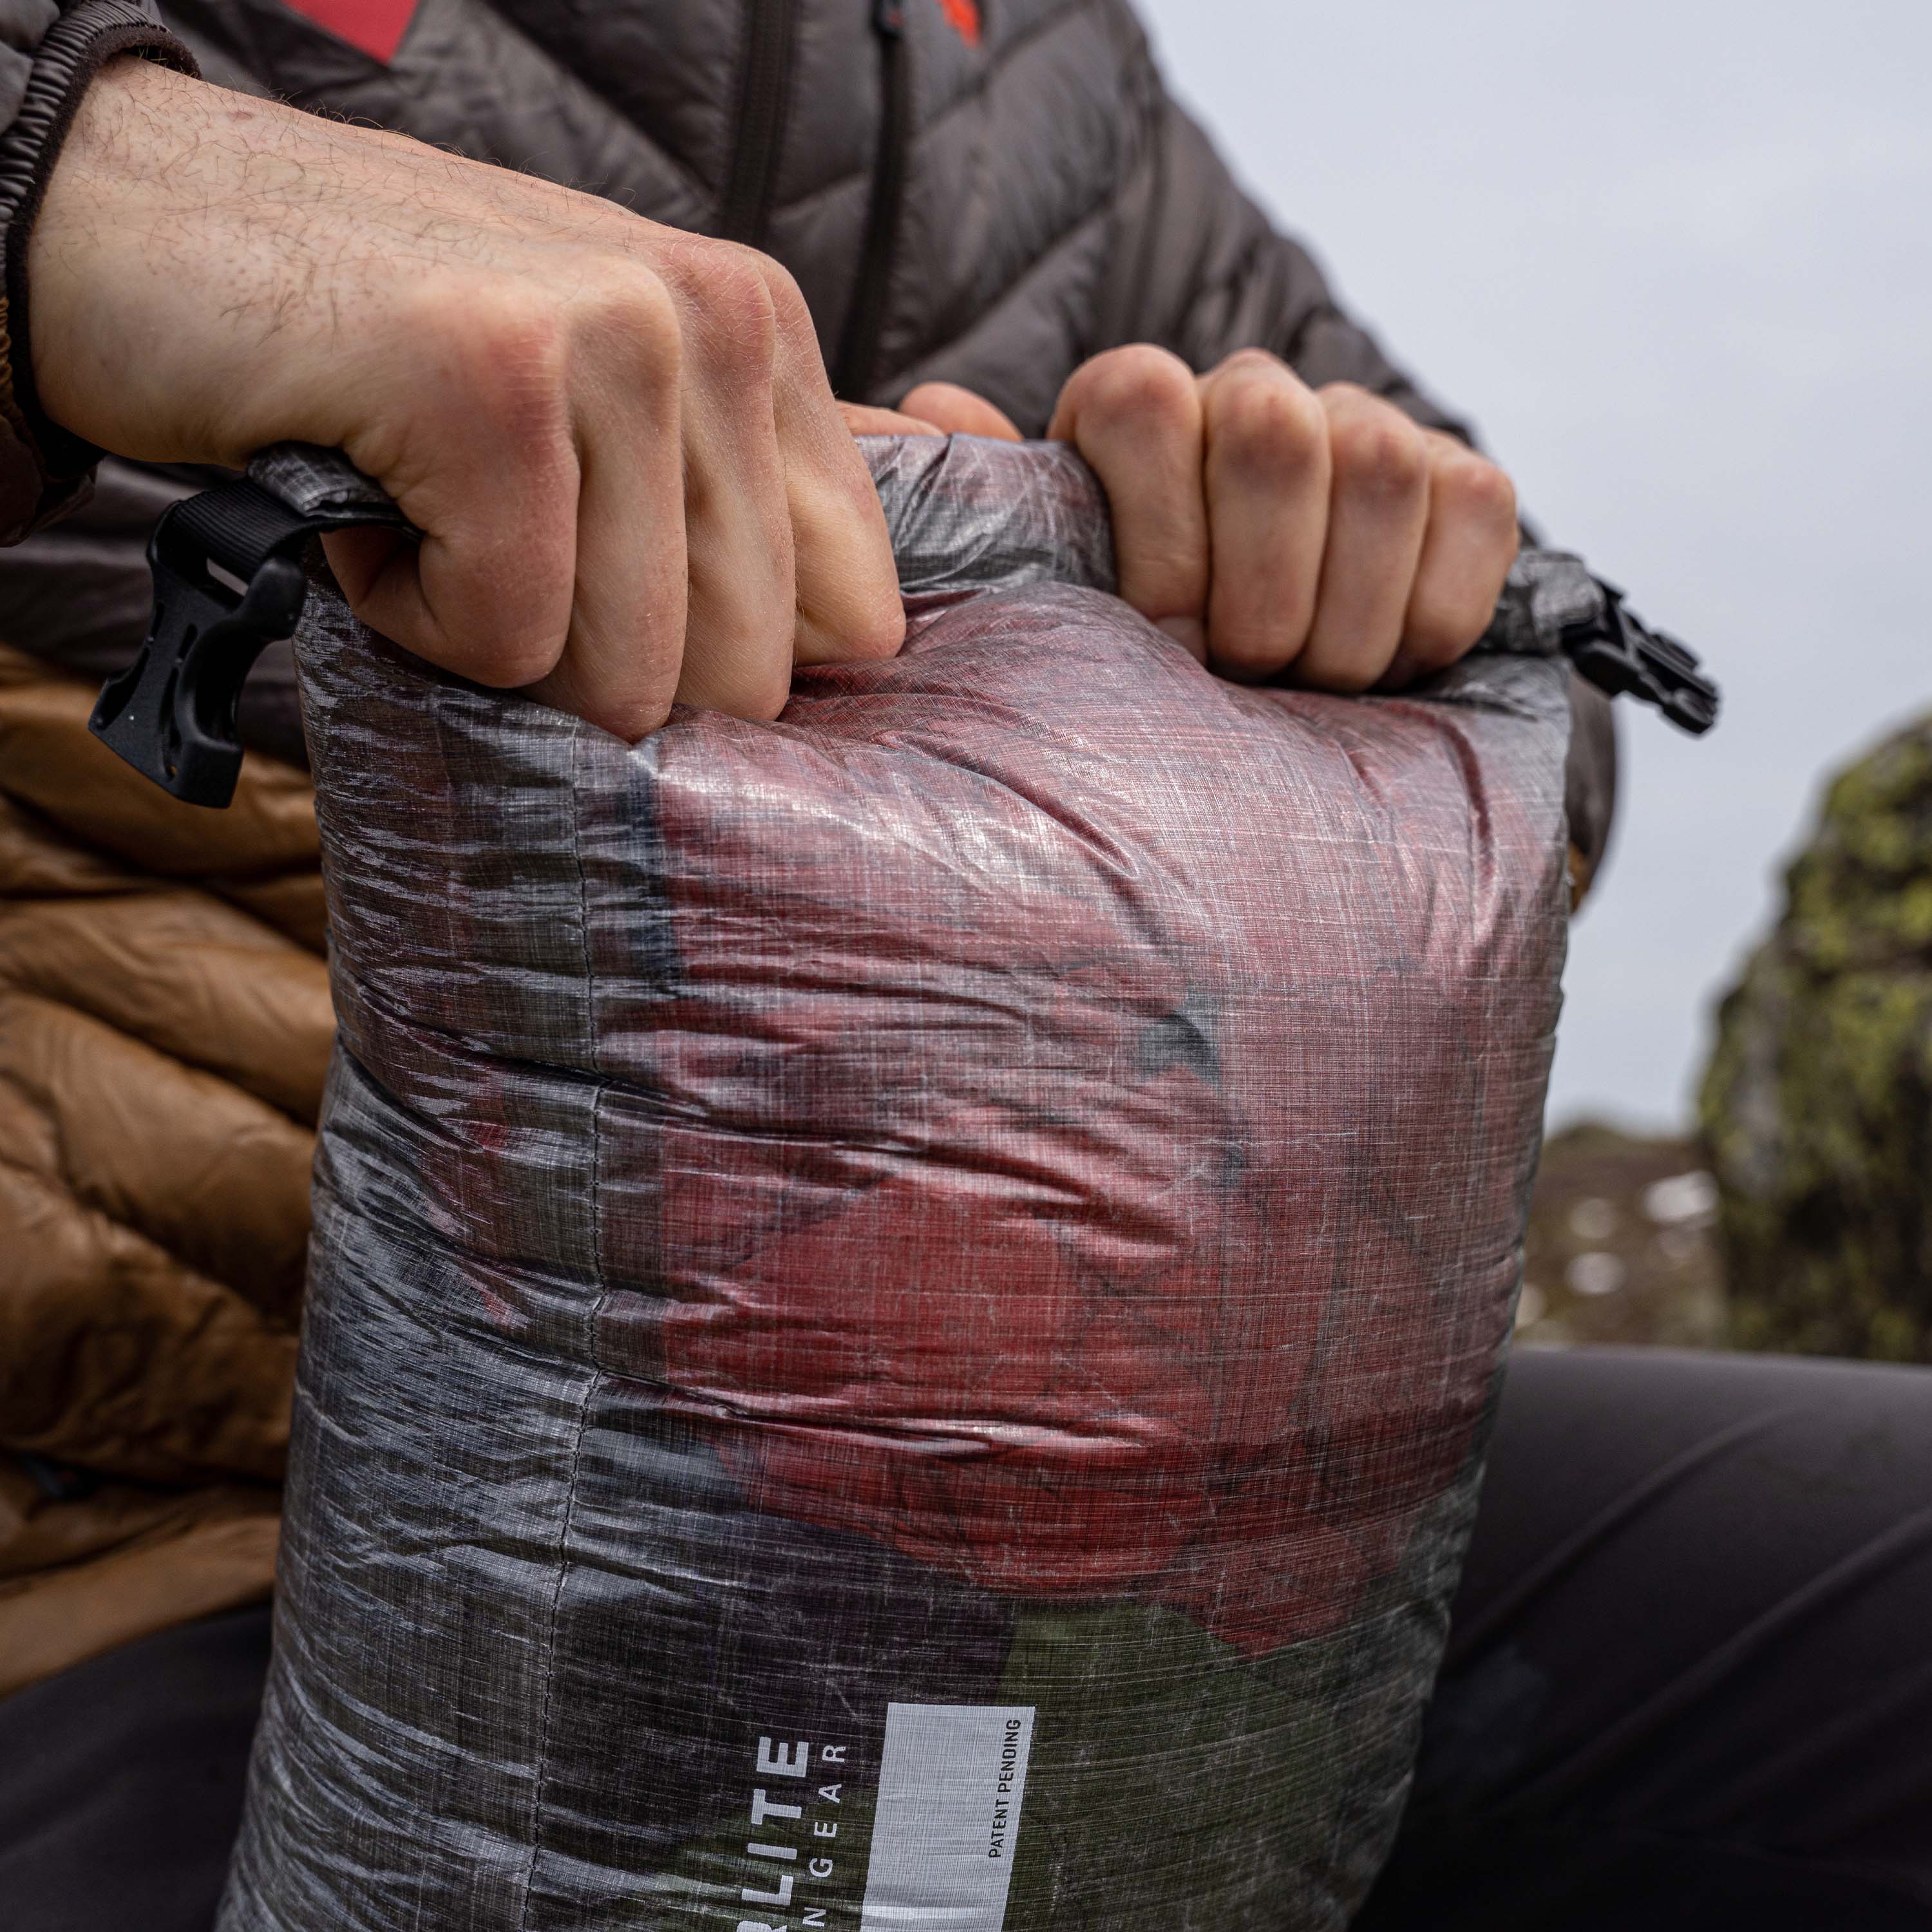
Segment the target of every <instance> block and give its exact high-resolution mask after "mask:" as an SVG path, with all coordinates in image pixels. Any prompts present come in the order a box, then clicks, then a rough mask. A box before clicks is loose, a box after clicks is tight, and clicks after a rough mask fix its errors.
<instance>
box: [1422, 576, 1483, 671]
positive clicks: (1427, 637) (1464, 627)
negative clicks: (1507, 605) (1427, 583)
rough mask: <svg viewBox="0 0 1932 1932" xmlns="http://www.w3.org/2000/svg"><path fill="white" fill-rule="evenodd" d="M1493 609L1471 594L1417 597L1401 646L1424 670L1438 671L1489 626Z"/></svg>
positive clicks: (1465, 649) (1461, 653)
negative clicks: (1421, 598)
mask: <svg viewBox="0 0 1932 1932" xmlns="http://www.w3.org/2000/svg"><path fill="white" fill-rule="evenodd" d="M1495 608H1496V606H1495V604H1494V601H1490V602H1489V603H1487V604H1486V603H1484V601H1482V600H1481V598H1479V597H1478V596H1476V595H1473V594H1472V595H1460V596H1451V597H1431V598H1425V599H1423V600H1421V601H1418V604H1416V607H1415V609H1414V610H1412V611H1411V612H1410V613H1409V622H1408V623H1407V624H1406V625H1405V626H1404V628H1403V649H1404V651H1405V652H1406V653H1407V655H1409V656H1410V657H1412V658H1414V659H1415V661H1417V663H1418V664H1419V665H1420V666H1421V667H1422V668H1424V670H1442V669H1443V668H1444V667H1445V666H1447V665H1449V664H1454V662H1455V661H1457V658H1460V657H1461V656H1462V655H1463V653H1464V652H1466V651H1468V650H1469V649H1470V648H1471V647H1472V646H1473V645H1474V644H1475V642H1476V640H1477V639H1478V638H1479V637H1481V635H1482V634H1483V633H1484V631H1487V629H1488V628H1489V627H1490V617H1491V616H1493V614H1494V612H1495Z"/></svg>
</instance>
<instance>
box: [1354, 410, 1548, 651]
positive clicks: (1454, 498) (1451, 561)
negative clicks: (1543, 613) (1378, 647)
mask: <svg viewBox="0 0 1932 1932" xmlns="http://www.w3.org/2000/svg"><path fill="white" fill-rule="evenodd" d="M1424 443H1426V445H1427V449H1428V452H1429V526H1428V529H1427V532H1426V533H1425V534H1424V538H1423V542H1422V556H1421V561H1420V562H1418V565H1416V571H1415V586H1414V588H1413V589H1412V590H1411V591H1410V592H1409V610H1408V613H1407V615H1406V618H1405V619H1404V621H1403V635H1402V645H1401V648H1400V649H1399V650H1398V651H1397V652H1396V655H1395V658H1394V662H1392V663H1391V664H1390V666H1389V667H1388V670H1387V671H1386V672H1385V673H1384V677H1383V682H1385V683H1386V684H1388V685H1391V686H1395V685H1403V684H1407V683H1409V682H1412V681H1413V680H1414V679H1416V678H1418V677H1426V676H1428V675H1429V674H1430V673H1431V672H1433V671H1438V670H1442V669H1443V668H1444V667H1445V666H1447V665H1449V664H1454V663H1455V662H1456V661H1457V659H1458V658H1461V657H1462V656H1463V655H1464V654H1465V653H1466V652H1468V650H1469V649H1470V647H1471V646H1472V645H1473V644H1474V643H1475V642H1476V640H1478V638H1479V637H1481V636H1482V634H1483V633H1484V631H1487V629H1488V628H1489V627H1490V619H1492V618H1493V616H1495V615H1496V599H1497V598H1499V596H1501V595H1502V588H1503V583H1504V580H1505V578H1507V577H1508V575H1509V568H1510V565H1511V564H1512V563H1513V562H1515V560H1516V553H1517V546H1518V544H1519V543H1520V541H1521V538H1520V532H1519V531H1518V529H1517V505H1516V489H1515V486H1514V484H1511V481H1510V479H1509V478H1508V476H1507V475H1505V474H1504V472H1502V470H1501V469H1499V468H1497V466H1496V464H1494V463H1491V462H1490V461H1489V460H1487V458H1484V457H1482V456H1480V455H1478V454H1477V453H1476V452H1475V451H1474V450H1473V449H1470V448H1469V446H1468V445H1467V444H1466V443H1459V442H1457V440H1456V439H1455V438H1454V437H1451V436H1445V435H1443V434H1441V432H1440V431H1433V430H1432V431H1428V432H1427V434H1425V436H1424Z"/></svg>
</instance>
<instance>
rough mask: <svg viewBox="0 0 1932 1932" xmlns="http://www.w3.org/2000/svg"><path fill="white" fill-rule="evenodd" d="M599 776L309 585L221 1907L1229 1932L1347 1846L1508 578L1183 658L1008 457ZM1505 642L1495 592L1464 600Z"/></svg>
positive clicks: (1483, 1218)
mask: <svg viewBox="0 0 1932 1932" xmlns="http://www.w3.org/2000/svg"><path fill="white" fill-rule="evenodd" d="M868 452H869V455H870V459H871V462H872V463H873V466H874V473H875V475H876V477H877V481H878V483H879V486H880V493H881V496H882V498H883V500H884V502H885V503H886V508H887V512H888V516H889V520H890V522H891V524H892V529H893V532H894V536H895V549H896V550H897V553H898V558H899V561H900V566H901V578H902V581H903V583H904V588H905V591H906V595H907V602H908V607H909V610H910V613H911V625H910V635H909V637H908V640H907V645H906V647H905V649H904V652H903V653H902V654H901V655H900V656H899V657H898V658H897V659H895V660H894V661H892V662H889V663H886V664H867V665H862V666H845V667H833V668H829V669H822V670H810V671H807V672H805V673H802V674H801V676H800V677H799V681H798V685H797V688H796V695H795V697H794V698H793V702H792V703H791V705H790V708H789V709H787V711H786V712H785V714H784V717H783V718H781V719H780V720H779V721H778V722H776V723H775V724H747V723H743V722H740V721H736V720H733V719H731V718H725V717H722V716H719V715H715V714H711V713H706V712H680V713H679V714H678V715H676V717H675V718H673V721H671V723H670V724H668V725H667V727H665V728H664V730H661V731H660V732H658V733H656V734H655V735H654V736H652V737H650V738H649V739H646V740H645V741H644V742H642V743H641V744H639V745H636V746H634V747H629V746H626V745H623V744H622V743H620V742H618V741H617V740H616V739H613V738H611V737H610V736H607V735H605V734H604V733H602V732H601V731H599V730H596V729H595V727H591V726H588V725H586V724H581V723H579V722H577V721H574V720H573V719H571V718H567V717H565V716H563V715H560V714H559V713H556V712H551V711H549V710H546V709H541V708H539V707H538V706H534V705H532V704H529V703H524V702H523V701H521V700H517V699H515V698H512V697H505V695H503V694H500V693H496V692H490V691H482V690H480V689H478V688H474V687H472V686H469V685H465V684H463V683H461V682H459V681H458V680H455V679H451V678H449V677H446V676H443V675H441V674H440V673H437V672H435V671H434V670H431V668H429V667H427V666H426V665H424V664H421V663H419V662H418V661H416V660H414V659H413V658H408V657H407V656H405V655H403V654H401V653H400V652H397V651H396V650H395V649H392V647H390V646H388V645H386V644H385V643H383V642H381V641H380V640H378V639H377V638H375V637H373V636H372V635H371V634H370V633H368V631H365V629H363V628H362V627H361V626H359V625H358V624H357V623H356V622H355V621H354V620H353V619H352V618H351V617H350V616H349V614H348V613H347V610H346V609H345V608H344V606H343V604H341V601H340V599H339V598H338V597H336V596H335V595H334V594H333V593H332V592H327V591H326V590H325V591H324V592H319V593H318V594H317V595H315V596H314V597H313V598H311V607H310V614H309V616H308V619H307V621H306V622H305V628H304V631H303V634H302V636H301V637H300V638H299V640H298V658H299V667H300V672H301V677H302V692H303V701H304V706H305V716H306V721H307V725H308V733H309V737H310V742H311V752H312V755H313V758H314V766H315V772H316V778H317V788H318V792H317V796H318V806H319V809H320V814H321V818H322V824H323V838H324V850H325V862H326V869H327V874H328V880H329V904H330V910H331V917H332V935H333V944H334V956H333V965H332V970H333V974H334V985H335V996H336V1000H337V1004H338V1011H339V1015H340V1022H341V1040H340V1045H339V1049H338V1055H337V1059H336V1063H335V1070H334V1073H333V1076H332V1084H331V1088H330V1092H329V1101H328V1105H327V1108H326V1114H325V1116H324V1120H323V1128H322V1136H321V1145H320V1154H319V1157H318V1164H317V1178H316V1221H315V1234H314V1247H313V1250H312V1264H311V1286H310V1290H309V1301H308V1316H307V1328H306V1332H305V1339H304V1343H303V1356H302V1373H301V1385H300V1391H299V1402H298V1407H297V1412H296V1424H295V1451H294V1461H293V1475H292V1480H291V1486H290V1498H289V1513H288V1527H287V1533H286V1538H285V1543H284V1552H283V1558H282V1568H281V1595H280V1599H279V1607H278V1623H277V1634H276V1655H275V1669H274V1673H273V1676H272V1679H271V1682H270V1685H269V1694H268V1699H267V1703H266V1709H265V1712H264V1718H263V1726H262V1730H261V1735H260V1742H259V1744H258V1745H257V1754H256V1760H255V1764H254V1772H253V1778H252V1782H251V1794H250V1798H249V1804H248V1818H247V1823H246V1826H245V1832H244V1835H243V1840H242V1847H241V1850H240V1852H239V1858H238V1863H237V1865H236V1870H235V1873H234V1876H233V1882H232V1884H231V1886H230V1891H229V1897H228V1900H227V1902H226V1906H225V1909H224V1912H223V1918H222V1921H221V1923H222V1925H223V1928H224V1932H257V1928H263V1932H266V1928H271V1927H272V1928H275V1932H319V1928H322V1927H328V1928H330V1932H395V1928H403V1927H407V1928H409V1929H410V1932H509V1928H529V1932H562V1928H565V1927H570V1928H589V1927H595V1928H598V1932H605V1928H614V1927H638V1928H646V1929H647V1932H778V1928H783V1932H799V1928H802V1927H810V1926H823V1927H840V1928H846V1932H1001V1928H1005V1932H1073V1928H1090V1927H1091V1928H1093V1932H1103V1928H1104V1932H1156V1928H1159V1932H1178V1929H1179V1928H1189V1929H1190V1932H1262V1928H1267V1932H1284V1928H1289V1932H1298V1928H1302V1927H1340V1926H1341V1925H1342V1924H1344V1922H1345V1921H1346V1918H1347V1916H1348V1914H1349V1911H1350V1910H1351V1909H1352V1907H1353V1906H1355V1904H1356V1903H1358V1901H1359V1900H1360V1899H1361V1896H1362V1895H1363V1894H1364V1891H1365V1890H1366V1889H1367V1885H1368V1884H1369V1882H1370V1879H1372V1877H1373V1874H1374V1873H1375V1870H1376V1867H1377V1864H1378V1863H1379V1860H1380V1858H1381V1857H1382V1855H1383V1853H1384V1852H1385V1849H1386V1847H1387V1845H1388V1841H1389V1839H1390V1837H1391V1834H1392V1833H1393V1832H1394V1828H1395V1825H1396V1823H1397V1816H1398V1814H1399V1812H1400V1808H1401V1805H1402V1802H1403V1795H1404V1792H1405V1789H1406V1780H1407V1778H1408V1775H1409V1767H1410V1763H1411V1757H1412V1751H1413V1748H1414V1745H1415V1734H1416V1728H1417V1724H1418V1718H1419V1715H1420V1712H1421V1706H1422V1705H1423V1703H1424V1700H1425V1699H1426V1697H1427V1694H1428V1691H1429V1688H1430V1682H1431V1679H1432V1677H1433V1673H1434V1670H1435V1667H1436V1663H1437V1661H1438V1658H1439V1653H1440V1651H1441V1648H1442V1641H1443V1637H1444V1630H1445V1616H1446V1609H1447V1605H1448V1600H1449V1597H1450V1594H1451V1590H1452V1589H1453V1586H1454V1583H1455V1580H1456V1577H1457V1568H1458V1565H1459V1563H1460V1559H1461V1555H1462V1552H1463V1546H1464V1543H1465V1540H1466V1535H1467V1533H1468V1531H1469V1524H1470V1520H1471V1517H1472V1511H1473V1508H1474V1505H1475V1491H1476V1486H1477V1482H1478V1475H1479V1472H1480V1470H1481V1460H1482V1454H1483V1445H1484V1434H1485V1430H1486V1423H1487V1416H1488V1415H1489V1412H1490V1402H1491V1397H1492V1394H1493V1389H1494V1386H1495V1384H1496V1377H1497V1375H1498V1372H1499V1364H1500V1361H1501V1357H1502V1350H1503V1348H1504V1346H1505V1340H1506V1338H1507V1337H1508V1332H1509V1329H1510V1325H1511V1311H1512V1306H1513V1303H1514V1296H1515V1293H1516V1290H1517V1283H1518V1277H1519V1270H1520V1240H1521V1236H1522V1232H1523V1220H1524V1214H1525V1207H1526V1193H1527V1190H1528V1187H1529V1181H1530V1178H1531V1174H1532V1168H1533V1166H1534V1163H1535V1155H1536V1151H1537V1146H1538V1131H1539V1124H1540V1119H1541V1107H1542V1102H1543V1095H1544V1082H1545V1078H1546V1075H1547V1070H1548V1066H1549V1061H1550V1049H1551V1045H1552V1039H1553V1028H1554V1025H1555V1022H1556V1011H1557V1005H1558V980H1559V973H1560V969H1561V964H1562V957H1563V951H1564V945H1565V931H1566V923H1567V898H1566V882H1565V832H1564V821H1563V807H1562V797H1563V767H1564V754H1565V742H1566V738H1567V734H1568V719H1569V711H1568V702H1567V699H1566V694H1565V690H1566V681H1567V676H1568V673H1567V671H1566V670H1565V667H1563V666H1562V664H1560V663H1559V662H1557V661H1553V660H1552V659H1551V658H1549V657H1547V656H1545V655H1541V652H1542V650H1543V649H1544V646H1543V644H1542V643H1541V641H1540V637H1541V628H1547V627H1541V628H1540V627H1539V625H1538V624H1537V623H1536V622H1535V620H1534V619H1535V613H1534V609H1533V602H1534V598H1533V595H1532V593H1533V590H1534V585H1533V583H1532V581H1531V578H1530V575H1529V574H1526V573H1523V572H1520V573H1519V578H1518V580H1517V581H1516V584H1515V587H1514V589H1513V590H1512V592H1511V596H1512V598H1514V600H1515V601H1514V604H1512V605H1511V610H1510V611H1508V612H1506V613H1505V618H1504V619H1499V625H1498V626H1497V628H1496V631H1495V632H1494V633H1493V638H1494V640H1495V643H1496V645H1497V646H1502V648H1496V649H1489V650H1486V651H1484V652H1481V653H1479V654H1478V655H1476V656H1475V657H1473V658H1471V659H1470V660H1469V661H1467V662H1466V664H1464V665H1463V667H1460V669H1458V670H1456V671H1455V672H1454V673H1451V674H1449V675H1448V676H1445V677H1444V678H1442V679H1439V680H1438V681H1437V682H1436V684H1435V685H1433V687H1431V688H1430V690H1429V691H1428V692H1427V694H1426V695H1424V696H1419V697H1402V698H1370V699H1366V700H1363V699H1354V700H1351V699H1345V698H1338V697H1328V696H1322V695H1316V694H1307V693H1302V692H1296V691H1274V690H1253V689H1245V688H1239V687H1236V686H1234V685H1229V684H1226V683H1223V682H1219V681H1217V679H1214V677H1212V676H1210V675H1209V674H1208V673H1207V672H1206V671H1205V670H1202V668H1201V667H1199V665H1197V664H1196V663H1194V662H1193V660H1192V659H1190V658H1189V657H1187V655H1186V654H1185V653H1184V652H1182V651H1181V649H1179V648H1178V646H1175V644H1174V643H1172V642H1171V641H1170V640H1169V639H1167V638H1166V637H1164V636H1163V634H1161V633H1160V631H1157V629H1155V628H1153V627H1152V626H1151V625H1148V624H1147V623H1146V622H1144V621H1143V620H1142V619H1140V618H1139V617H1138V616H1136V615H1135V614H1134V613H1133V612H1131V611H1130V610H1129V609H1128V608H1127V607H1126V606H1125V605H1124V604H1121V602H1119V601H1118V600H1117V599H1115V598H1114V597H1112V595H1110V594H1109V583H1110V581H1111V573H1112V561H1111V550H1110V543H1109V536H1108V532H1107V526H1106V514H1105V508H1104V503H1103V499H1101V498H1100V495H1099V493H1098V491H1097V487H1096V486H1095V484H1094V482H1093V480H1092V478H1091V476H1090V475H1088V472H1086V470H1085V469H1084V468H1083V467H1082V466H1081V465H1080V464H1079V462H1078V460H1076V458H1073V457H1072V456H1071V455H1069V454H1068V453H1067V452H1065V451H1064V450H1058V449H1049V448H1046V447H1042V446H1006V445H1000V444H991V443H974V442H971V441H968V440H956V441H953V442H952V443H941V442H938V441H925V442H908V443H892V442H882V443H875V444H872V445H870V446H868ZM1512 613H1513V615H1512Z"/></svg>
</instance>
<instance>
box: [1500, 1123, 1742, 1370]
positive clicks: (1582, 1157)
mask: <svg viewBox="0 0 1932 1932" xmlns="http://www.w3.org/2000/svg"><path fill="white" fill-rule="evenodd" d="M1717 1193H1718V1190H1717V1184H1716V1183H1715V1181H1713V1180H1712V1178H1711V1176H1710V1175H1709V1173H1707V1172H1706V1171H1705V1165H1704V1157H1703V1154H1702V1153H1701V1152H1700V1150H1699V1149H1698V1148H1697V1145H1696V1143H1695V1142H1691V1141H1685V1140H1674V1139H1661V1140H1651V1139H1643V1138H1641V1137H1640V1136H1636V1135H1633V1134H1626V1133H1619V1131H1618V1130H1617V1129H1616V1128H1615V1127H1604V1126H1602V1125H1601V1124H1598V1123H1596V1122H1585V1123H1583V1124H1580V1125H1578V1126H1576V1127H1568V1128H1566V1129H1565V1130H1564V1131H1563V1132H1562V1133H1557V1134H1553V1135H1551V1136H1550V1139H1548V1140H1547V1142H1545V1143H1544V1150H1543V1165H1542V1167H1541V1170H1540V1171H1539V1172H1538V1175H1537V1181H1536V1191H1535V1194H1534V1196H1532V1199H1531V1203H1530V1214H1529V1237H1528V1240H1527V1243H1526V1250H1525V1263H1524V1270H1523V1300H1522V1302H1521V1304H1520V1306H1519V1307H1518V1309H1517V1340H1518V1341H1520V1342H1522V1343H1526V1344H1529V1345H1530V1346H1537V1345H1544V1346H1565V1345H1568V1344H1572V1343H1593V1342H1595V1343H1609V1342H1616V1343H1637V1342H1651V1343H1667V1344H1669V1345H1670V1346H1673V1347H1676V1348H1685V1349H1709V1348H1721V1347H1722V1346H1724V1341H1725V1337H1726V1328H1727V1324H1726V1317H1725V1307H1724V1285H1723V1280H1722V1277H1721V1273H1720V1271H1719V1268H1718V1253H1717V1246H1716V1243H1715V1240H1714V1238H1713V1226H1714V1223H1715V1220H1716V1218H1717V1216H1716V1209H1717Z"/></svg>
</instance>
